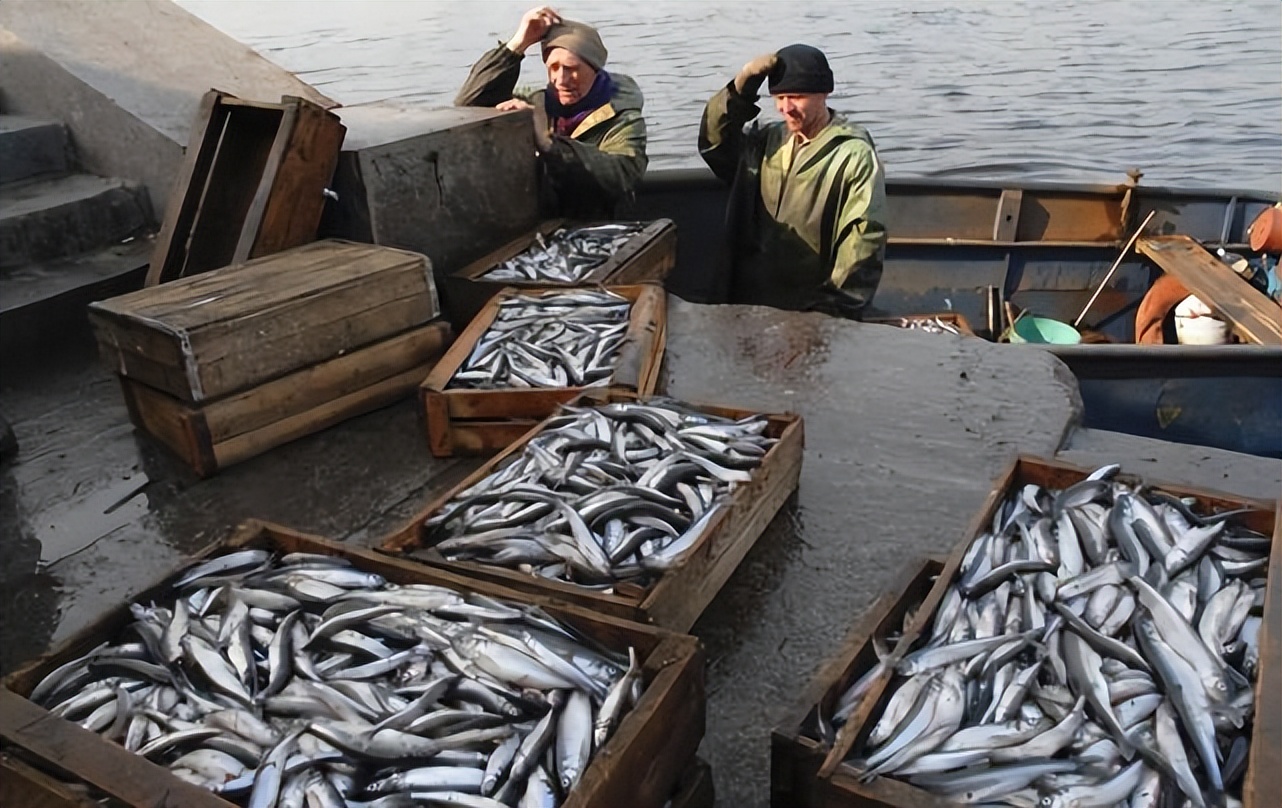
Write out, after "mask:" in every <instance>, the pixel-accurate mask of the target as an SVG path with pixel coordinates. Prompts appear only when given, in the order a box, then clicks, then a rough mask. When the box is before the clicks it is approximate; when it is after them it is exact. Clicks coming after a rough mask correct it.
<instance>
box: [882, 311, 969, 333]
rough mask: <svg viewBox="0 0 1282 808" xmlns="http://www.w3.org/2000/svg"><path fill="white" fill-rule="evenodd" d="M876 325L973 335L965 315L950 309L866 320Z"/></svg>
mask: <svg viewBox="0 0 1282 808" xmlns="http://www.w3.org/2000/svg"><path fill="white" fill-rule="evenodd" d="M865 322H869V323H876V324H878V325H893V326H894V327H895V328H905V329H907V330H909V331H922V332H925V333H927V334H952V335H953V336H955V337H973V336H975V331H974V330H973V329H972V328H971V327H970V321H969V320H967V319H966V316H965V315H962V314H958V313H956V312H952V311H945V312H940V313H938V314H910V315H908V316H906V317H882V318H877V319H870V320H866V321H865Z"/></svg>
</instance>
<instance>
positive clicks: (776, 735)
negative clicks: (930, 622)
mask: <svg viewBox="0 0 1282 808" xmlns="http://www.w3.org/2000/svg"><path fill="white" fill-rule="evenodd" d="M943 568H944V561H943V559H937V558H932V559H926V560H915V561H911V562H909V563H908V564H907V565H906V566H905V567H904V570H903V572H902V573H901V574H900V575H899V576H898V577H897V578H896V579H895V581H894V582H893V583H892V585H891V587H890V588H889V589H888V590H887V591H886V593H885V594H883V595H882V596H881V597H879V598H878V599H877V600H876V601H875V602H874V603H873V604H872V605H871V606H869V607H868V609H867V610H865V611H864V613H863V616H862V617H861V618H860V619H859V620H858V621H857V623H856V624H855V626H854V628H853V629H852V630H851V632H850V633H849V634H848V635H847V636H846V638H845V639H844V640H843V641H842V642H841V645H840V646H839V647H838V651H837V652H836V653H835V654H834V655H833V656H832V657H831V658H829V659H828V661H827V662H826V663H824V665H823V667H822V668H820V669H819V673H818V674H816V675H815V677H814V679H812V680H811V681H810V683H809V684H808V685H807V686H806V689H805V690H804V691H803V695H802V697H801V699H800V700H799V701H798V706H797V708H796V709H795V710H794V711H793V712H792V714H791V715H790V716H789V718H788V720H786V721H785V722H784V723H782V724H781V725H779V726H778V727H776V728H775V729H774V730H773V731H772V732H771V733H770V804H771V806H773V808H812V807H813V806H816V805H818V804H819V802H818V794H817V793H816V792H817V789H818V786H819V782H820V781H819V776H818V775H819V770H820V769H821V768H822V767H823V764H824V761H825V760H826V759H827V757H828V755H829V753H830V752H831V751H832V749H833V747H834V746H836V747H840V746H842V741H843V737H844V735H845V733H846V732H847V731H848V730H850V729H852V728H855V727H858V726H859V723H858V715H859V712H860V711H859V710H856V712H855V714H852V715H851V717H850V720H849V721H847V722H846V724H844V725H843V726H842V727H841V729H840V730H838V733H837V737H836V742H835V743H834V744H832V745H831V746H830V745H829V744H828V743H826V742H824V741H823V740H822V739H820V738H819V737H818V733H817V732H816V731H815V727H816V716H817V715H818V714H819V713H820V712H822V713H823V714H824V715H826V716H829V717H831V715H832V712H833V709H834V707H835V706H836V703H837V701H838V700H839V699H840V698H841V696H842V694H843V693H845V692H846V690H847V689H848V688H849V687H850V686H851V685H852V684H854V683H855V682H856V681H857V680H858V679H859V678H860V677H861V676H863V675H864V674H865V673H867V672H868V671H870V670H872V668H873V666H874V665H876V664H877V655H876V653H874V651H873V642H872V641H873V638H877V639H879V640H881V641H883V643H884V642H885V640H886V638H887V637H888V636H889V635H892V634H897V633H899V632H900V631H901V630H903V628H904V625H905V621H906V620H907V619H908V617H909V616H910V615H914V614H915V615H916V616H917V618H918V619H920V618H921V617H922V615H925V614H927V613H926V612H924V611H922V610H921V608H920V607H921V606H922V604H923V602H924V601H926V599H927V598H928V596H929V595H930V591H931V588H932V587H933V586H934V584H935V580H936V579H937V578H938V577H939V573H940V572H941V571H942V570H943ZM885 644H886V645H887V647H888V648H890V647H893V643H885Z"/></svg>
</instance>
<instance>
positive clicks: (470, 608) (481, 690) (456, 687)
mask: <svg viewBox="0 0 1282 808" xmlns="http://www.w3.org/2000/svg"><path fill="white" fill-rule="evenodd" d="M132 609H133V616H134V618H135V619H134V622H133V623H131V624H130V625H129V626H128V628H126V629H125V631H124V633H123V636H122V637H121V638H120V639H119V641H118V642H117V643H116V644H113V645H102V646H99V647H98V648H96V649H94V650H93V651H92V652H90V653H89V654H87V655H85V656H83V657H81V658H79V659H76V660H74V661H72V662H68V663H67V664H65V665H62V666H61V667H59V668H58V669H56V670H54V671H53V672H51V673H50V674H49V675H48V676H47V677H45V679H44V680H43V681H41V682H40V684H39V685H37V686H36V688H35V689H34V690H33V691H32V693H31V696H30V698H31V699H32V701H35V702H36V703H38V704H41V705H42V706H44V707H46V708H48V709H49V710H50V711H51V712H52V713H53V714H55V715H58V716H61V717H63V718H65V719H68V720H70V721H74V722H76V723H78V724H80V725H81V726H83V727H85V728H87V729H89V730H92V731H94V732H98V733H101V734H102V735H103V736H105V737H107V738H109V739H111V740H114V741H117V742H119V743H121V744H123V745H124V746H125V748H127V749H129V750H131V751H134V752H136V753H138V754H140V755H143V756H144V757H146V758H148V759H150V760H152V761H153V762H155V763H158V764H161V765H165V766H168V767H169V768H170V770H171V771H172V772H173V773H174V774H175V775H177V776H178V777H181V778H182V779H184V780H187V781H189V782H192V783H196V784H198V785H200V786H203V787H205V788H208V789H209V790H211V791H214V792H216V793H218V794H220V795H222V796H223V797H225V798H227V799H229V800H232V801H234V802H235V803H236V804H238V805H242V806H251V808H269V806H276V805H280V806H304V805H306V806H308V808H336V807H338V806H346V807H347V808H352V807H354V806H361V807H362V808H392V807H393V806H397V807H400V806H416V805H465V806H472V807H473V808H502V806H516V805H519V806H521V808H527V806H540V808H542V807H543V806H555V805H558V804H560V802H561V800H562V799H563V798H564V796H565V794H566V793H568V792H569V791H570V790H571V789H572V788H573V787H574V785H575V783H576V782H577V781H578V779H579V777H580V776H581V775H582V774H583V771H584V769H585V768H586V767H587V765H588V762H589V760H590V758H591V757H592V755H593V754H594V751H595V750H597V749H600V748H601V746H602V745H604V744H605V742H606V740H607V739H608V738H609V737H610V735H611V733H612V732H613V730H614V729H615V727H616V726H617V725H618V723H619V721H620V720H621V718H622V716H623V715H624V714H625V713H626V712H627V710H628V709H629V708H630V706H631V705H632V704H634V703H635V702H636V700H637V699H638V698H639V695H640V690H641V687H642V681H641V668H640V666H639V663H638V660H637V656H636V653H635V651H633V650H631V649H629V652H628V656H627V657H622V656H619V655H617V654H615V653H613V652H611V651H609V650H606V649H603V648H601V647H598V646H597V645H596V644H595V643H594V642H592V641H591V640H589V639H587V638H585V637H583V636H581V635H580V634H579V633H578V632H576V631H574V630H572V629H571V628H569V627H567V626H565V625H563V624H561V623H559V622H558V621H556V620H554V619H553V618H551V617H549V616H548V615H547V614H546V613H544V612H542V611H541V610H540V609H538V608H536V607H531V606H522V605H517V604H511V603H507V602H502V601H498V600H494V599H492V598H487V597H484V596H480V595H475V594H463V593H460V592H456V591H454V590H452V589H446V588H443V587H438V586H428V585H403V586H398V585H395V584H389V583H387V582H385V581H384V580H383V579H382V578H381V577H380V576H378V575H375V574H372V573H369V572H364V571H362V570H359V569H356V568H355V567H352V566H350V565H349V564H348V563H347V562H346V561H344V560H343V559H340V558H334V557H331V556H324V555H312V554H305V553H292V554H288V555H284V556H281V557H276V556H274V555H272V554H270V553H268V552H266V551H263V550H244V551H240V552H235V553H231V554H228V555H224V556H220V557H217V558H214V559H212V560H210V561H208V562H206V563H203V564H200V565H198V566H196V567H194V568H193V569H191V570H189V571H188V572H186V573H185V574H184V575H183V576H182V577H181V578H179V579H178V580H177V581H175V584H174V599H173V600H172V602H169V603H167V604H165V605H156V604H152V605H147V606H143V605H138V604H134V606H133V607H132Z"/></svg>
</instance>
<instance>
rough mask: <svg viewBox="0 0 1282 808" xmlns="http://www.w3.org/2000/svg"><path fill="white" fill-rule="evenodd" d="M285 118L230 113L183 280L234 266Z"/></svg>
mask: <svg viewBox="0 0 1282 808" xmlns="http://www.w3.org/2000/svg"><path fill="white" fill-rule="evenodd" d="M282 117H283V111H282V110H280V109H265V108H261V107H234V108H230V109H229V110H228V114H227V119H226V123H225V125H224V127H223V134H222V138H221V140H220V141H219V142H218V149H217V152H216V153H215V154H214V161H213V163H212V165H210V167H209V172H208V174H207V175H206V177H205V179H204V182H205V185H204V187H203V188H202V189H201V191H200V202H199V205H198V207H197V209H196V214H195V217H194V218H193V220H192V225H191V232H190V234H189V235H188V237H187V248H186V254H185V255H184V256H183V261H182V263H181V264H180V265H179V266H178V272H177V275H178V277H186V276H188V275H195V274H198V273H201V272H207V271H209V270H211V269H218V268H219V267H225V266H227V265H228V264H231V263H232V259H233V257H234V256H235V251H236V241H237V239H238V237H239V234H240V231H241V229H242V228H243V227H244V226H245V223H246V219H247V216H248V214H249V209H250V206H251V205H252V204H253V200H254V194H255V192H256V189H257V184H258V183H257V179H258V177H259V176H261V175H262V173H263V169H264V167H265V166H266V164H267V159H268V157H269V156H270V155H271V150H272V143H273V142H274V140H275V138H276V133H277V131H278V130H279V128H280V125H281V120H282Z"/></svg>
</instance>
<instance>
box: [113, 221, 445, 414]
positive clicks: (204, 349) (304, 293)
mask: <svg viewBox="0 0 1282 808" xmlns="http://www.w3.org/2000/svg"><path fill="white" fill-rule="evenodd" d="M438 313H439V309H438V306H437V302H436V289H435V285H434V283H433V281H432V270H431V266H430V265H429V262H428V260H427V258H426V257H424V256H422V255H419V254H418V253H412V252H406V251H404V250H395V249H391V248H389V247H376V246H373V245H371V244H356V243H354V242H347V241H339V240H335V239H328V240H325V241H317V242H313V243H311V244H307V245H305V246H302V247H297V248H294V249H292V250H288V251H285V252H281V253H277V254H275V255H272V256H268V257H266V258H260V259H257V260H255V261H251V262H249V263H248V264H245V265H244V266H242V267H227V268H224V269H222V270H216V271H214V272H207V273H205V274H203V275H198V276H196V277H192V278H186V279H184V280H181V281H175V282H173V283H167V284H164V285H163V286H158V287H153V288H148V289H141V290H139V291H137V292H131V293H129V294H126V295H121V296H120V297H114V298H112V299H110V300H104V301H100V302H97V303H92V304H90V306H89V320H90V322H91V323H92V324H93V326H94V332H95V334H96V336H97V338H98V345H99V348H100V350H101V352H102V355H103V358H104V359H105V360H106V361H107V363H108V364H109V365H110V366H111V367H112V369H113V370H115V371H116V372H117V373H119V374H120V375H122V376H128V377H129V378H131V379H134V380H135V381H139V382H142V383H143V384H146V385H148V386H150V387H153V388H155V389H157V390H161V391H163V392H165V393H168V394H170V395H172V396H175V397H177V398H179V399H182V400H183V401H189V402H192V403H199V402H202V401H206V400H209V399H214V398H218V397H220V396H224V395H227V394H229V393H236V392H239V391H241V390H247V389H249V388H251V387H254V386H255V385H258V384H262V383H263V382H266V381H270V380H271V379H275V378H278V377H280V376H284V375H285V374H287V373H290V372H292V371H295V370H298V369H300V368H305V367H308V366H310V365H315V364H317V363H319V362H325V361H327V360H330V359H333V358H334V357H337V356H342V355H343V354H345V353H348V352H349V351H352V350H353V349H355V348H359V347H361V346H364V345H369V344H371V343H374V342H378V341H379V340H381V339H385V338H387V337H390V336H393V335H394V334H399V333H401V332H403V331H405V330H406V329H410V328H414V327H416V326H421V325H424V324H426V323H428V322H430V321H431V320H432V319H434V318H435V317H436V316H437V314H438Z"/></svg>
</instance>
